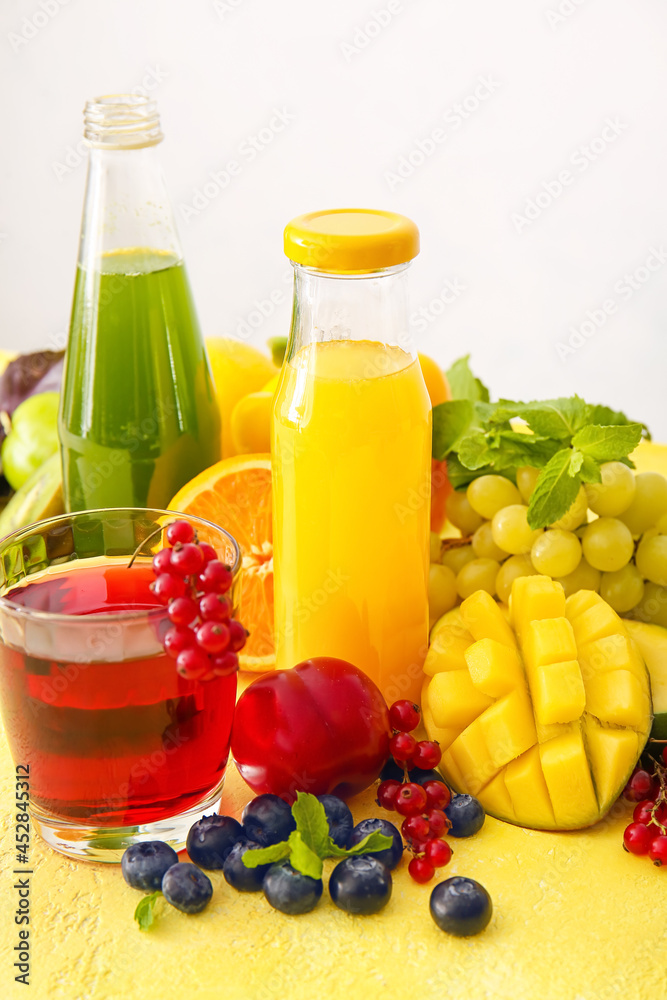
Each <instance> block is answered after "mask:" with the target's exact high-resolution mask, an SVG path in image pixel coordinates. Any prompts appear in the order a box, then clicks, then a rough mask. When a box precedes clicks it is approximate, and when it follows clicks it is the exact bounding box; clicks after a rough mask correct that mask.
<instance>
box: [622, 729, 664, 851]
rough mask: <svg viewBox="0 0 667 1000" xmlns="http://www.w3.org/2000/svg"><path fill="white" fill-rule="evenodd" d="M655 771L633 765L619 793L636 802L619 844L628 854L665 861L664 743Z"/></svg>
mask: <svg viewBox="0 0 667 1000" xmlns="http://www.w3.org/2000/svg"><path fill="white" fill-rule="evenodd" d="M662 760H663V765H664V766H661V765H660V764H658V763H656V765H655V773H654V774H651V773H650V772H649V771H647V770H645V769H644V768H642V767H641V766H640V767H637V768H636V769H635V772H634V774H633V775H632V777H631V778H630V781H629V782H628V783H627V785H626V786H625V791H624V792H623V795H624V797H625V798H626V799H628V800H629V801H630V802H636V803H637V805H636V806H635V810H634V812H633V814H632V823H630V825H629V826H627V827H626V828H625V830H624V831H623V847H624V848H625V850H626V851H629V852H630V853H631V854H648V856H649V858H650V860H651V861H652V862H653V864H654V865H657V866H658V867H660V865H667V747H665V748H664V749H663V751H662Z"/></svg>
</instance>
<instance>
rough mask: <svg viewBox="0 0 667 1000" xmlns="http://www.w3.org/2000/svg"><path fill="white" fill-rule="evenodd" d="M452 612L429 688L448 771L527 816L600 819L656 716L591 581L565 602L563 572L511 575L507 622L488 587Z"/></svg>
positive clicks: (616, 622)
mask: <svg viewBox="0 0 667 1000" xmlns="http://www.w3.org/2000/svg"><path fill="white" fill-rule="evenodd" d="M450 621H451V628H452V629H454V630H456V634H455V635H454V637H449V636H448V635H447V628H449V625H443V626H442V627H441V630H440V631H439V632H438V634H437V635H436V636H435V637H434V641H433V644H432V651H433V656H432V659H431V662H432V664H433V670H434V671H435V672H434V675H433V676H432V677H430V678H429V677H427V678H426V680H425V683H424V687H423V692H422V705H423V709H424V724H425V726H426V729H427V732H428V733H429V735H430V736H431V738H433V739H436V740H440V741H441V743H442V745H443V748H444V747H446V750H445V753H444V754H443V757H442V763H441V769H442V772H443V774H444V775H445V777H446V778H447V779H448V780H449V781H450V783H451V784H452V785H453V786H454V787H455V788H456V789H457V790H458V791H461V792H469V793H470V794H472V795H478V796H479V798H480V801H481V802H482V804H483V805H484V806H485V808H486V809H487V811H488V812H489V813H491V815H495V816H498V817H499V818H500V819H505V820H508V821H509V822H514V823H518V824H520V825H522V826H529V827H535V828H537V829H563V830H569V829H578V828H580V827H584V826H589V825H591V824H593V823H595V822H597V821H598V820H599V819H600V818H601V817H602V816H603V815H604V814H605V812H606V811H607V810H608V809H609V808H610V806H611V805H612V803H613V801H614V799H615V798H616V797H617V796H618V795H619V794H620V792H621V791H622V788H623V786H624V784H625V783H626V781H627V779H628V777H629V776H630V774H631V772H632V769H633V767H634V765H635V763H636V762H637V759H638V757H639V754H640V752H641V750H642V748H643V746H644V744H645V742H646V739H647V736H648V733H649V731H650V728H651V701H650V691H649V680H648V673H647V670H646V665H645V663H644V659H643V657H642V655H641V652H640V650H639V649H638V647H637V645H636V644H635V643H634V642H633V641H632V640H631V639H630V638H629V636H628V631H627V630H626V628H625V625H624V624H623V623H622V622H621V620H620V618H619V617H618V615H617V614H616V613H615V612H614V611H613V610H612V609H611V608H610V607H609V606H608V605H607V604H606V603H605V602H604V601H603V600H602V598H601V597H600V596H599V595H598V594H595V593H593V592H592V591H580V592H578V593H576V594H574V595H573V596H572V597H571V598H569V599H568V601H567V602H566V601H565V594H564V591H563V588H562V586H561V585H560V584H558V583H556V582H555V581H553V580H551V579H550V578H549V577H542V576H537V575H535V576H529V577H519V578H517V580H515V582H514V584H513V586H512V594H511V598H510V622H511V626H512V627H511V628H510V626H508V620H507V616H506V614H505V613H504V612H503V611H502V610H501V609H500V608H499V607H498V606H497V605H496V604H495V602H494V601H493V600H492V599H491V597H490V596H489V595H488V594H486V593H483V594H473V595H472V596H471V597H469V598H468V599H467V600H466V601H464V602H463V604H462V605H461V614H460V621H459V622H454V621H452V620H451V619H450ZM463 632H465V633H466V634H465V635H463ZM508 632H509V635H508ZM468 635H469V636H470V640H471V641H470V642H468V640H467V636H468ZM665 638H666V639H667V633H666V634H665ZM517 640H518V645H517ZM466 642H468V644H467V645H466ZM445 647H447V649H448V651H446V649H445ZM665 648H666V652H667V647H665ZM442 660H444V661H445V662H444V665H442V666H440V665H438V664H439V662H441V661H442Z"/></svg>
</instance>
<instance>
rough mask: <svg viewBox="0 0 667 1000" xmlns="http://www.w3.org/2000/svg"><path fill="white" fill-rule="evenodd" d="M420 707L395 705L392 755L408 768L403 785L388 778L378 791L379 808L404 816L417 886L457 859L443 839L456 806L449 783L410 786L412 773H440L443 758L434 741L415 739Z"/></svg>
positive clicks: (411, 869) (405, 703)
mask: <svg viewBox="0 0 667 1000" xmlns="http://www.w3.org/2000/svg"><path fill="white" fill-rule="evenodd" d="M420 718H421V717H420V712H419V708H418V707H417V705H414V704H413V703H412V702H411V701H408V700H407V699H402V700H401V701H395V702H394V704H393V705H392V706H391V708H390V709H389V721H390V722H391V725H392V728H393V730H394V735H393V736H392V738H391V740H390V742H389V751H390V753H391V755H392V757H393V758H394V761H395V762H396V764H398V765H399V767H402V768H403V781H398V780H397V779H395V778H389V779H387V780H386V781H383V782H382V783H381V784H380V787H379V788H378V795H377V802H378V805H380V806H382V807H383V808H384V809H389V810H393V811H396V812H397V813H398V814H399V815H400V816H404V817H405V818H404V820H403V823H402V824H401V833H402V834H403V837H404V838H405V842H406V844H407V845H408V848H409V849H410V850H411V851H412V854H413V855H414V856H413V858H412V859H411V861H410V864H409V865H408V871H409V872H410V875H411V876H412V878H413V879H414V880H415V882H421V883H425V882H430V880H431V879H432V878H433V876H434V874H435V869H436V868H444V867H445V865H447V864H449V862H450V860H451V857H452V849H451V847H450V846H449V844H448V843H447V841H446V840H443V839H442V837H443V835H444V834H446V833H447V830H448V829H449V827H450V826H451V823H450V822H449V820H448V819H447V816H446V815H445V813H444V810H445V809H446V808H447V806H448V805H449V802H450V800H451V792H450V791H449V788H448V787H447V785H446V784H445V783H444V781H437V780H435V779H433V780H431V781H425V782H424V784H423V785H422V784H419V783H418V782H416V781H410V775H409V773H408V772H409V771H411V770H413V769H414V768H418V769H419V770H422V771H430V770H431V769H432V768H434V767H437V765H438V764H439V763H440V758H441V756H442V754H441V752H440V747H439V746H438V744H437V743H434V742H433V741H431V740H420V741H419V742H418V741H417V740H416V739H415V738H414V736H412V730H414V729H416V728H417V727H418V725H419V722H420Z"/></svg>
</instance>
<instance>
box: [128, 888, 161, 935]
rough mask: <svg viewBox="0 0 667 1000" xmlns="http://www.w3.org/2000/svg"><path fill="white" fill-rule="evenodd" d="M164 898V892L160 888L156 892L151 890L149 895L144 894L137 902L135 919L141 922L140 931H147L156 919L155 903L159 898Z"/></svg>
mask: <svg viewBox="0 0 667 1000" xmlns="http://www.w3.org/2000/svg"><path fill="white" fill-rule="evenodd" d="M161 898H162V893H161V892H160V890H159V889H158V890H157V891H156V892H151V894H150V895H149V896H144V897H143V899H140V900H139V902H138V903H137V908H136V910H135V911H134V919H135V920H136V921H137V923H138V924H139V930H140V931H147V930H148V928H149V927H151V926H152V925H153V923H154V921H155V904H156V903H157V901H158V899H161Z"/></svg>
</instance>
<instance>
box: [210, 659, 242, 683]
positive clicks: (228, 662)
mask: <svg viewBox="0 0 667 1000" xmlns="http://www.w3.org/2000/svg"><path fill="white" fill-rule="evenodd" d="M211 667H212V669H213V673H214V674H215V676H216V677H227V676H229V674H235V673H236V671H237V670H238V669H239V658H238V656H237V655H236V653H220V654H219V655H218V656H213V657H212V658H211Z"/></svg>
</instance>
